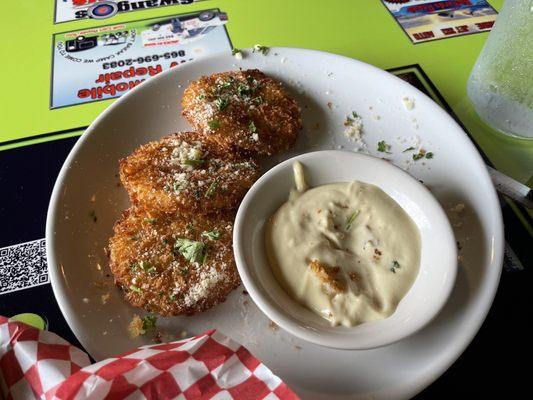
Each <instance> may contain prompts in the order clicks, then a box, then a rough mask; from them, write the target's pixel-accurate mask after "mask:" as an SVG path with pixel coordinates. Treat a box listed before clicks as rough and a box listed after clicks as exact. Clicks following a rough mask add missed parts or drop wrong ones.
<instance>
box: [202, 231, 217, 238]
mask: <svg viewBox="0 0 533 400" xmlns="http://www.w3.org/2000/svg"><path fill="white" fill-rule="evenodd" d="M202 236H203V237H206V238H208V239H211V240H217V239H218V238H219V237H220V232H219V231H217V230H216V229H214V230H212V231H209V232H208V231H204V232H202Z"/></svg>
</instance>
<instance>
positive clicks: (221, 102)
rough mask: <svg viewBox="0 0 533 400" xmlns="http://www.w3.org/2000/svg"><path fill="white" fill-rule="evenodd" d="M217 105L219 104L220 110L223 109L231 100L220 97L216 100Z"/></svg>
mask: <svg viewBox="0 0 533 400" xmlns="http://www.w3.org/2000/svg"><path fill="white" fill-rule="evenodd" d="M215 106H217V109H218V110H219V111H222V110H223V109H225V108H226V107H227V106H229V100H228V99H224V98H222V97H219V98H218V99H216V100H215Z"/></svg>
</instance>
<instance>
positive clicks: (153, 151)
mask: <svg viewBox="0 0 533 400" xmlns="http://www.w3.org/2000/svg"><path fill="white" fill-rule="evenodd" d="M201 139H202V137H201V136H200V135H199V134H197V133H194V132H180V133H176V134H173V135H170V136H167V137H165V138H163V139H161V140H158V141H154V142H150V143H147V144H145V145H142V146H140V147H139V148H138V149H137V150H135V151H134V152H133V153H132V154H131V155H130V156H128V157H126V158H125V159H122V160H120V179H121V181H122V183H123V185H124V187H125V188H126V190H127V191H128V194H129V195H130V198H131V200H132V201H133V203H134V204H135V205H137V206H140V207H143V208H144V209H146V210H153V211H154V212H165V213H178V212H179V213H180V214H187V215H197V214H200V213H209V212H214V211H217V210H220V209H231V208H235V207H237V206H238V204H239V202H240V200H241V199H242V198H243V197H244V195H245V193H246V191H247V190H248V188H250V186H252V184H253V183H254V182H255V180H256V179H257V178H258V176H259V167H258V165H257V163H256V162H255V161H254V160H252V159H250V158H243V157H241V156H238V155H234V154H231V153H229V152H227V151H225V150H224V149H221V148H220V147H219V146H217V145H216V144H215V143H212V142H207V141H205V140H204V141H203V142H202V141H201Z"/></svg>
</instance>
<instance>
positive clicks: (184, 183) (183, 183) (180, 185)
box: [172, 181, 187, 192]
mask: <svg viewBox="0 0 533 400" xmlns="http://www.w3.org/2000/svg"><path fill="white" fill-rule="evenodd" d="M186 187H187V181H181V182H174V183H173V184H172V189H173V190H174V191H175V192H181V191H182V190H183V189H185V188H186Z"/></svg>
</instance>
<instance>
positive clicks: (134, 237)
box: [128, 236, 139, 242]
mask: <svg viewBox="0 0 533 400" xmlns="http://www.w3.org/2000/svg"><path fill="white" fill-rule="evenodd" d="M128 240H130V241H132V242H135V241H137V240H139V236H130V237H129V238H128Z"/></svg>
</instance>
